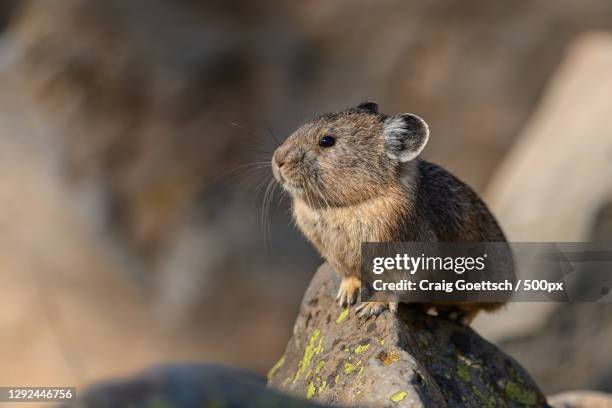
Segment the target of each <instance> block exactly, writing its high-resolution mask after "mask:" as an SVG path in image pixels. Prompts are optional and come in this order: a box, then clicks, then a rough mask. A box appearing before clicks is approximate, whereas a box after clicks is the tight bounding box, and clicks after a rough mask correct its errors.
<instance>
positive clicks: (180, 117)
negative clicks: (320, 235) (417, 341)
mask: <svg viewBox="0 0 612 408" xmlns="http://www.w3.org/2000/svg"><path fill="white" fill-rule="evenodd" d="M608 29H612V2H610V1H609V0H583V1H580V2H576V1H570V0H516V1H512V2H490V1H476V0H462V1H442V0H435V1H432V0H423V1H417V0H411V1H403V0H381V1H377V2H369V1H364V0H351V1H348V0H339V1H334V2H329V1H321V0H309V1H305V2H289V1H274V2H273V1H269V0H264V1H257V2H252V1H246V0H230V1H220V0H210V1H195V0H128V1H126V0H62V1H55V0H31V1H26V0H1V1H0V32H1V34H0V231H1V232H0V284H1V293H0V345H1V348H0V359H1V360H2V362H3V363H2V369H1V370H0V384H2V385H77V386H85V385H88V384H91V383H92V382H95V381H98V380H101V379H106V378H111V377H114V376H118V375H127V374H131V373H134V372H137V371H140V370H142V369H144V368H146V367H149V366H150V365H152V364H155V363H160V362H169V361H212V362H222V363H224V364H229V365H233V366H238V367H242V368H247V369H250V370H253V371H256V372H259V373H265V372H266V371H267V370H268V369H269V367H271V366H272V365H273V364H274V362H275V361H276V360H277V358H278V357H279V356H280V355H281V354H282V352H283V350H284V347H285V345H286V344H287V341H288V339H289V337H290V335H291V331H292V325H293V321H294V318H295V316H296V314H297V311H298V307H299V302H300V301H301V297H302V294H303V292H304V290H305V288H306V286H307V284H308V282H309V279H310V277H311V276H312V274H313V272H314V271H315V269H316V267H317V266H318V264H319V263H320V262H321V261H320V259H319V258H318V256H317V254H316V253H315V252H314V251H313V250H312V248H311V247H310V246H309V244H308V243H307V242H306V241H305V240H304V239H303V238H302V237H301V236H300V234H299V233H298V231H297V230H296V229H295V228H294V227H293V226H292V225H291V221H290V217H289V215H288V208H289V207H288V205H289V203H288V201H287V200H284V201H282V200H280V197H279V194H278V191H276V194H275V195H273V194H272V188H271V187H268V186H269V185H268V184H267V182H268V180H269V179H270V176H271V174H270V171H269V169H268V167H267V164H266V161H267V160H269V159H270V154H271V152H272V151H273V149H274V148H275V146H276V145H277V144H278V140H282V139H284V138H285V137H286V136H287V135H288V134H290V132H291V131H292V130H293V129H295V128H296V127H297V126H299V125H300V123H301V122H303V121H304V120H306V119H308V118H309V117H311V116H312V115H315V114H317V113H324V112H327V111H331V110H340V109H344V108H346V107H348V106H351V105H355V104H357V103H359V102H361V101H364V100H376V101H378V102H379V103H380V104H381V109H382V110H383V111H384V112H388V113H398V112H414V113H417V114H419V115H420V116H422V117H424V118H425V119H426V120H427V121H428V122H429V124H430V126H431V129H432V137H431V139H430V143H429V145H428V147H427V148H426V150H425V157H426V158H427V159H430V160H432V161H434V162H436V163H438V164H440V165H442V166H444V167H445V168H446V169H448V170H450V171H451V172H453V173H455V174H456V175H457V176H458V177H460V178H461V179H463V180H464V181H466V182H467V183H468V184H470V185H471V186H472V187H474V188H475V189H476V190H477V191H478V192H480V193H481V194H483V195H484V196H485V198H486V201H487V202H488V203H489V204H490V205H491V207H492V209H493V211H494V212H495V213H496V214H497V215H498V216H499V218H500V221H501V223H502V226H503V227H505V229H506V231H507V232H508V235H509V237H510V238H511V239H512V240H517V241H519V240H522V241H538V240H550V241H581V240H600V241H605V240H608V241H612V205H611V204H610V203H612V125H610V114H611V113H612V111H611V108H610V101H611V100H612V35H611V34H609V33H608V32H607V31H605V30H608ZM264 198H265V200H264ZM264 204H265V205H264ZM587 284H588V282H587ZM476 327H477V328H478V330H479V331H480V332H481V333H482V334H483V335H484V336H485V337H487V338H488V339H491V340H492V341H494V342H496V343H497V344H499V345H500V346H501V347H502V348H503V349H504V350H506V351H508V352H509V353H510V354H511V355H513V356H514V357H515V358H517V359H518V360H519V361H520V362H521V363H522V364H523V365H524V366H525V367H526V368H527V370H528V371H529V372H530V373H531V374H532V376H533V377H534V378H535V380H536V382H538V383H539V384H540V386H541V387H542V389H543V391H545V392H546V393H553V392H557V391H561V390H567V389H574V388H590V389H598V390H604V391H608V392H611V391H612V352H611V350H610V345H611V344H612V308H611V307H610V303H588V304H575V305H550V304H548V305H544V304H522V305H511V306H510V307H509V308H508V311H507V312H502V313H500V314H498V315H495V316H494V318H486V317H485V318H482V319H481V318H479V320H478V321H477V322H476Z"/></svg>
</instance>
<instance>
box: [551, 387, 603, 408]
mask: <svg viewBox="0 0 612 408" xmlns="http://www.w3.org/2000/svg"><path fill="white" fill-rule="evenodd" d="M548 402H549V403H550V405H551V406H552V407H553V408H612V395H610V394H605V393H603V392H594V391H568V392H562V393H560V394H555V395H553V396H551V397H548Z"/></svg>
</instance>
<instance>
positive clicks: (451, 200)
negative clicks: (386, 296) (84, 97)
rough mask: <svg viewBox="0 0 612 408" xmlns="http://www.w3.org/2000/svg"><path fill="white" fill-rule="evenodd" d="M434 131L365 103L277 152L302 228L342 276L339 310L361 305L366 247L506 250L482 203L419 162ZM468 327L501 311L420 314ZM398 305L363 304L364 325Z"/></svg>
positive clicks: (487, 306) (277, 166) (276, 167)
mask: <svg viewBox="0 0 612 408" xmlns="http://www.w3.org/2000/svg"><path fill="white" fill-rule="evenodd" d="M428 138H429V127H428V125H427V124H426V123H425V121H424V120H423V119H421V118H420V117H418V116H416V115H413V114H402V115H392V116H389V115H385V114H382V113H379V111H378V105H377V104H376V103H373V102H367V103H363V104H361V105H359V106H357V107H355V108H351V109H347V110H345V111H342V112H337V113H330V114H326V115H322V116H319V117H317V118H315V119H313V120H311V121H309V122H307V123H305V124H304V125H303V126H301V127H300V128H299V129H297V130H296V131H295V132H294V133H293V134H292V135H291V136H289V137H288V138H287V139H286V140H285V141H284V142H283V143H282V144H281V145H280V146H279V147H278V148H277V149H276V151H275V152H274V155H273V159H272V171H273V173H274V176H275V178H276V180H277V181H278V182H279V183H280V184H281V185H282V186H283V188H284V189H285V190H286V191H287V192H289V194H290V195H291V197H292V200H293V216H294V218H295V221H296V223H297V225H298V227H299V228H300V229H301V231H302V232H303V233H304V235H305V236H306V237H307V238H308V239H309V240H310V241H311V242H312V244H313V245H314V246H315V247H316V249H317V250H318V251H319V252H320V254H321V255H322V256H323V257H324V258H325V259H326V260H327V262H328V263H329V264H330V265H331V267H332V268H333V269H334V270H335V271H336V272H337V273H339V274H340V275H341V276H342V282H341V284H340V290H339V292H338V299H339V301H340V304H341V305H343V306H344V305H351V304H353V303H354V302H355V301H356V300H357V295H358V292H359V288H360V285H361V281H360V279H359V276H360V275H359V273H360V251H361V243H362V242H408V241H412V242H414V241H417V242H502V241H505V237H504V234H503V233H502V231H501V229H500V227H499V226H498V224H497V222H496V221H495V218H494V217H493V215H492V214H491V212H490V211H489V209H488V208H487V206H486V205H485V204H484V203H483V202H482V200H481V199H480V198H479V197H478V195H477V194H476V193H475V192H474V191H473V190H472V189H471V188H469V187H468V186H467V185H465V184H464V183H463V182H461V181H460V180H458V179H457V178H455V177H454V176H453V175H451V174H450V173H448V172H447V171H445V170H444V169H442V168H441V167H439V166H437V165H435V164H432V163H428V162H426V161H424V160H421V159H420V158H419V157H418V156H419V154H420V153H421V151H422V150H423V148H424V147H425V145H426V143H427V140H428ZM423 306H424V307H432V306H433V307H438V308H442V309H446V310H448V311H452V312H453V313H454V314H455V315H456V316H458V317H461V319H462V320H463V321H464V322H466V323H469V321H471V319H472V318H473V317H474V316H475V315H476V314H477V313H478V311H480V310H483V309H484V310H493V309H496V308H498V307H500V306H501V303H456V304H443V305H440V304H438V305H436V304H432V305H423ZM387 308H389V309H391V310H392V311H396V310H397V303H393V302H391V303H381V302H367V303H362V304H361V305H360V306H359V308H358V310H359V313H360V315H362V316H363V315H365V316H369V315H373V314H378V313H380V312H382V311H383V310H385V309H387Z"/></svg>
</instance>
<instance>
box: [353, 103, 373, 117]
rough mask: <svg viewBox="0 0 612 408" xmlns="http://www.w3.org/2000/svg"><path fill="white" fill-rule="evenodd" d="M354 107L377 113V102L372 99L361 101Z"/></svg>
mask: <svg viewBox="0 0 612 408" xmlns="http://www.w3.org/2000/svg"><path fill="white" fill-rule="evenodd" d="M355 109H357V110H360V111H364V112H368V113H374V114H377V113H378V104H377V103H376V102H372V101H368V102H363V103H361V104H359V105H357V108H355Z"/></svg>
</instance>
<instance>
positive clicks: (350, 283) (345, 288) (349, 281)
mask: <svg viewBox="0 0 612 408" xmlns="http://www.w3.org/2000/svg"><path fill="white" fill-rule="evenodd" d="M360 287H361V281H360V280H359V278H356V277H354V276H349V277H348V278H342V282H340V289H338V295H337V296H336V300H337V301H338V303H339V304H340V306H341V307H345V306H350V305H352V304H354V303H355V302H356V301H357V296H358V295H359V288H360Z"/></svg>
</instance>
